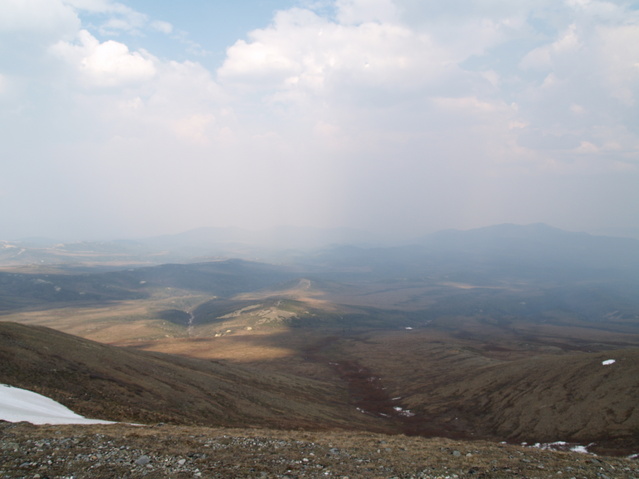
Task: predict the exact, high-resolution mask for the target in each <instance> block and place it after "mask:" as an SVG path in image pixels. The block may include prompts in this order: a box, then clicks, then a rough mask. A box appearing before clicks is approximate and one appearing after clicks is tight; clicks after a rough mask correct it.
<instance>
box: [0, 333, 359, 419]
mask: <svg viewBox="0 0 639 479" xmlns="http://www.w3.org/2000/svg"><path fill="white" fill-rule="evenodd" d="M0 364H1V365H2V366H1V367H0V383H4V384H9V385H12V386H15V387H21V388H24V389H29V390H32V391H35V392H37V393H40V394H43V395H45V396H48V397H51V398H52V399H54V400H56V401H58V402H60V403H62V404H64V405H65V406H67V407H69V408H71V409H72V410H73V411H75V412H77V413H79V414H82V415H84V416H87V417H94V418H99V419H109V420H118V421H131V422H141V423H153V422H170V423H177V424H198V425H209V426H213V425H214V426H238V425H241V426H248V425H250V426H266V427H288V428H297V427H305V428H326V427H346V426H347V427H349V428H351V429H352V428H355V429H357V428H367V427H371V424H370V423H367V419H366V418H365V417H364V416H363V415H361V414H359V413H357V411H356V410H355V409H354V408H351V407H349V406H347V396H346V392H345V391H344V390H340V389H339V388H336V387H335V385H329V384H327V383H324V382H320V381H314V380H308V379H304V378H300V377H295V376H290V375H285V374H276V373H273V374H268V373H264V372H259V373H257V372H254V371H251V370H250V369H248V368H243V367H240V366H236V365H228V364H221V363H217V362H213V361H204V360H197V359H190V358H183V357H176V356H171V355H165V354H161V353H151V352H144V351H135V350H129V349H124V348H117V347H112V346H107V345H103V344H99V343H95V342H92V341H88V340H85V339H81V338H78V337H74V336H70V335H67V334H64V333H60V332H58V331H54V330H51V329H48V328H43V327H33V326H25V325H19V324H14V323H5V322H0Z"/></svg>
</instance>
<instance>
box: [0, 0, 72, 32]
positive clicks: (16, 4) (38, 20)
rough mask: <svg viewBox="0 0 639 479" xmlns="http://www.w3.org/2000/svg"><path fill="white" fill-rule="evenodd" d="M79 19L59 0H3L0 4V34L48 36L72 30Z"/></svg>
mask: <svg viewBox="0 0 639 479" xmlns="http://www.w3.org/2000/svg"><path fill="white" fill-rule="evenodd" d="M79 26H80V20H79V18H78V17H77V15H76V14H75V12H74V11H73V10H71V9H69V8H68V7H67V6H66V5H65V4H64V3H63V2H62V1H60V0H6V1H3V2H2V4H0V35H1V34H7V33H16V32H22V33H28V34H29V35H30V36H32V38H37V39H41V38H44V39H49V38H55V37H59V36H61V35H65V34H68V33H70V32H74V31H76V30H77V29H78V28H79Z"/></svg>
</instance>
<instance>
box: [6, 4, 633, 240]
mask: <svg viewBox="0 0 639 479" xmlns="http://www.w3.org/2000/svg"><path fill="white" fill-rule="evenodd" d="M0 167H1V169H0V172H1V174H0V239H19V238H24V237H30V236H45V237H54V238H56V237H57V238H76V239H114V238H135V237H144V236H153V235H160V234H173V233H178V232H182V231H186V230H189V229H193V228H198V227H208V226H215V227H240V228H246V229H252V230H260V229H265V228H269V227H272V226H277V225H287V226H303V227H314V228H344V227H346V228H355V229H361V230H366V231H370V232H371V234H372V235H376V234H381V235H389V234H394V235H397V236H407V237H411V236H419V235H422V234H426V233H429V232H433V231H437V230H441V229H447V228H457V229H469V228H476V227H482V226H487V225H491V224H499V223H517V224H528V223H537V222H543V223H547V224H550V225H552V226H555V227H559V228H563V229H567V230H571V231H586V232H592V233H618V234H633V233H634V234H635V235H636V236H639V2H637V1H599V0H519V1H516V2H513V1H506V0H503V1H502V0H476V1H468V0H466V1H463V2H461V1H459V0H451V1H448V2H441V1H436V0H245V1H241V2H239V1H238V2H229V1H226V0H225V1H222V0H213V1H212V0H185V1H183V2H175V1H172V0H121V1H115V0H0Z"/></svg>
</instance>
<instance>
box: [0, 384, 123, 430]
mask: <svg viewBox="0 0 639 479" xmlns="http://www.w3.org/2000/svg"><path fill="white" fill-rule="evenodd" d="M0 419H2V420H3V421H8V422H21V421H27V422H30V423H32V424H114V423H113V422H112V421H101V420H98V419H87V418H85V417H82V416H80V415H79V414H76V413H74V412H73V411H71V410H70V409H69V408H67V407H65V406H63V405H62V404H60V403H58V402H56V401H54V400H53V399H50V398H48V397H46V396H42V395H40V394H37V393H34V392H33V391H27V390H26V389H20V388H14V387H12V386H7V385H6V384H0Z"/></svg>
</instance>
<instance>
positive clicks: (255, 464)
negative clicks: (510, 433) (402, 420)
mask: <svg viewBox="0 0 639 479" xmlns="http://www.w3.org/2000/svg"><path fill="white" fill-rule="evenodd" d="M0 454H1V458H2V459H1V460H0V478H34V479H45V478H49V479H54V478H55V479H57V478H66V479H71V478H141V477H145V478H198V477H202V478H327V477H328V478H350V479H352V478H422V479H428V478H529V479H532V478H550V477H552V478H566V479H569V478H575V479H582V478H597V479H616V478H636V479H639V461H637V460H636V459H628V458H613V457H603V456H594V455H589V454H579V453H575V452H557V451H547V450H540V449H538V448H526V447H520V446H513V445H506V444H495V443H489V442H462V441H452V440H448V439H439V438H428V439H426V438H419V437H406V436H384V435H379V434H370V433H353V432H335V431H331V432H308V431H276V430H261V429H211V428H193V427H182V426H167V425H156V426H128V425H123V424H116V425H91V426H33V425H31V424H27V423H17V424H11V423H6V422H0Z"/></svg>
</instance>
